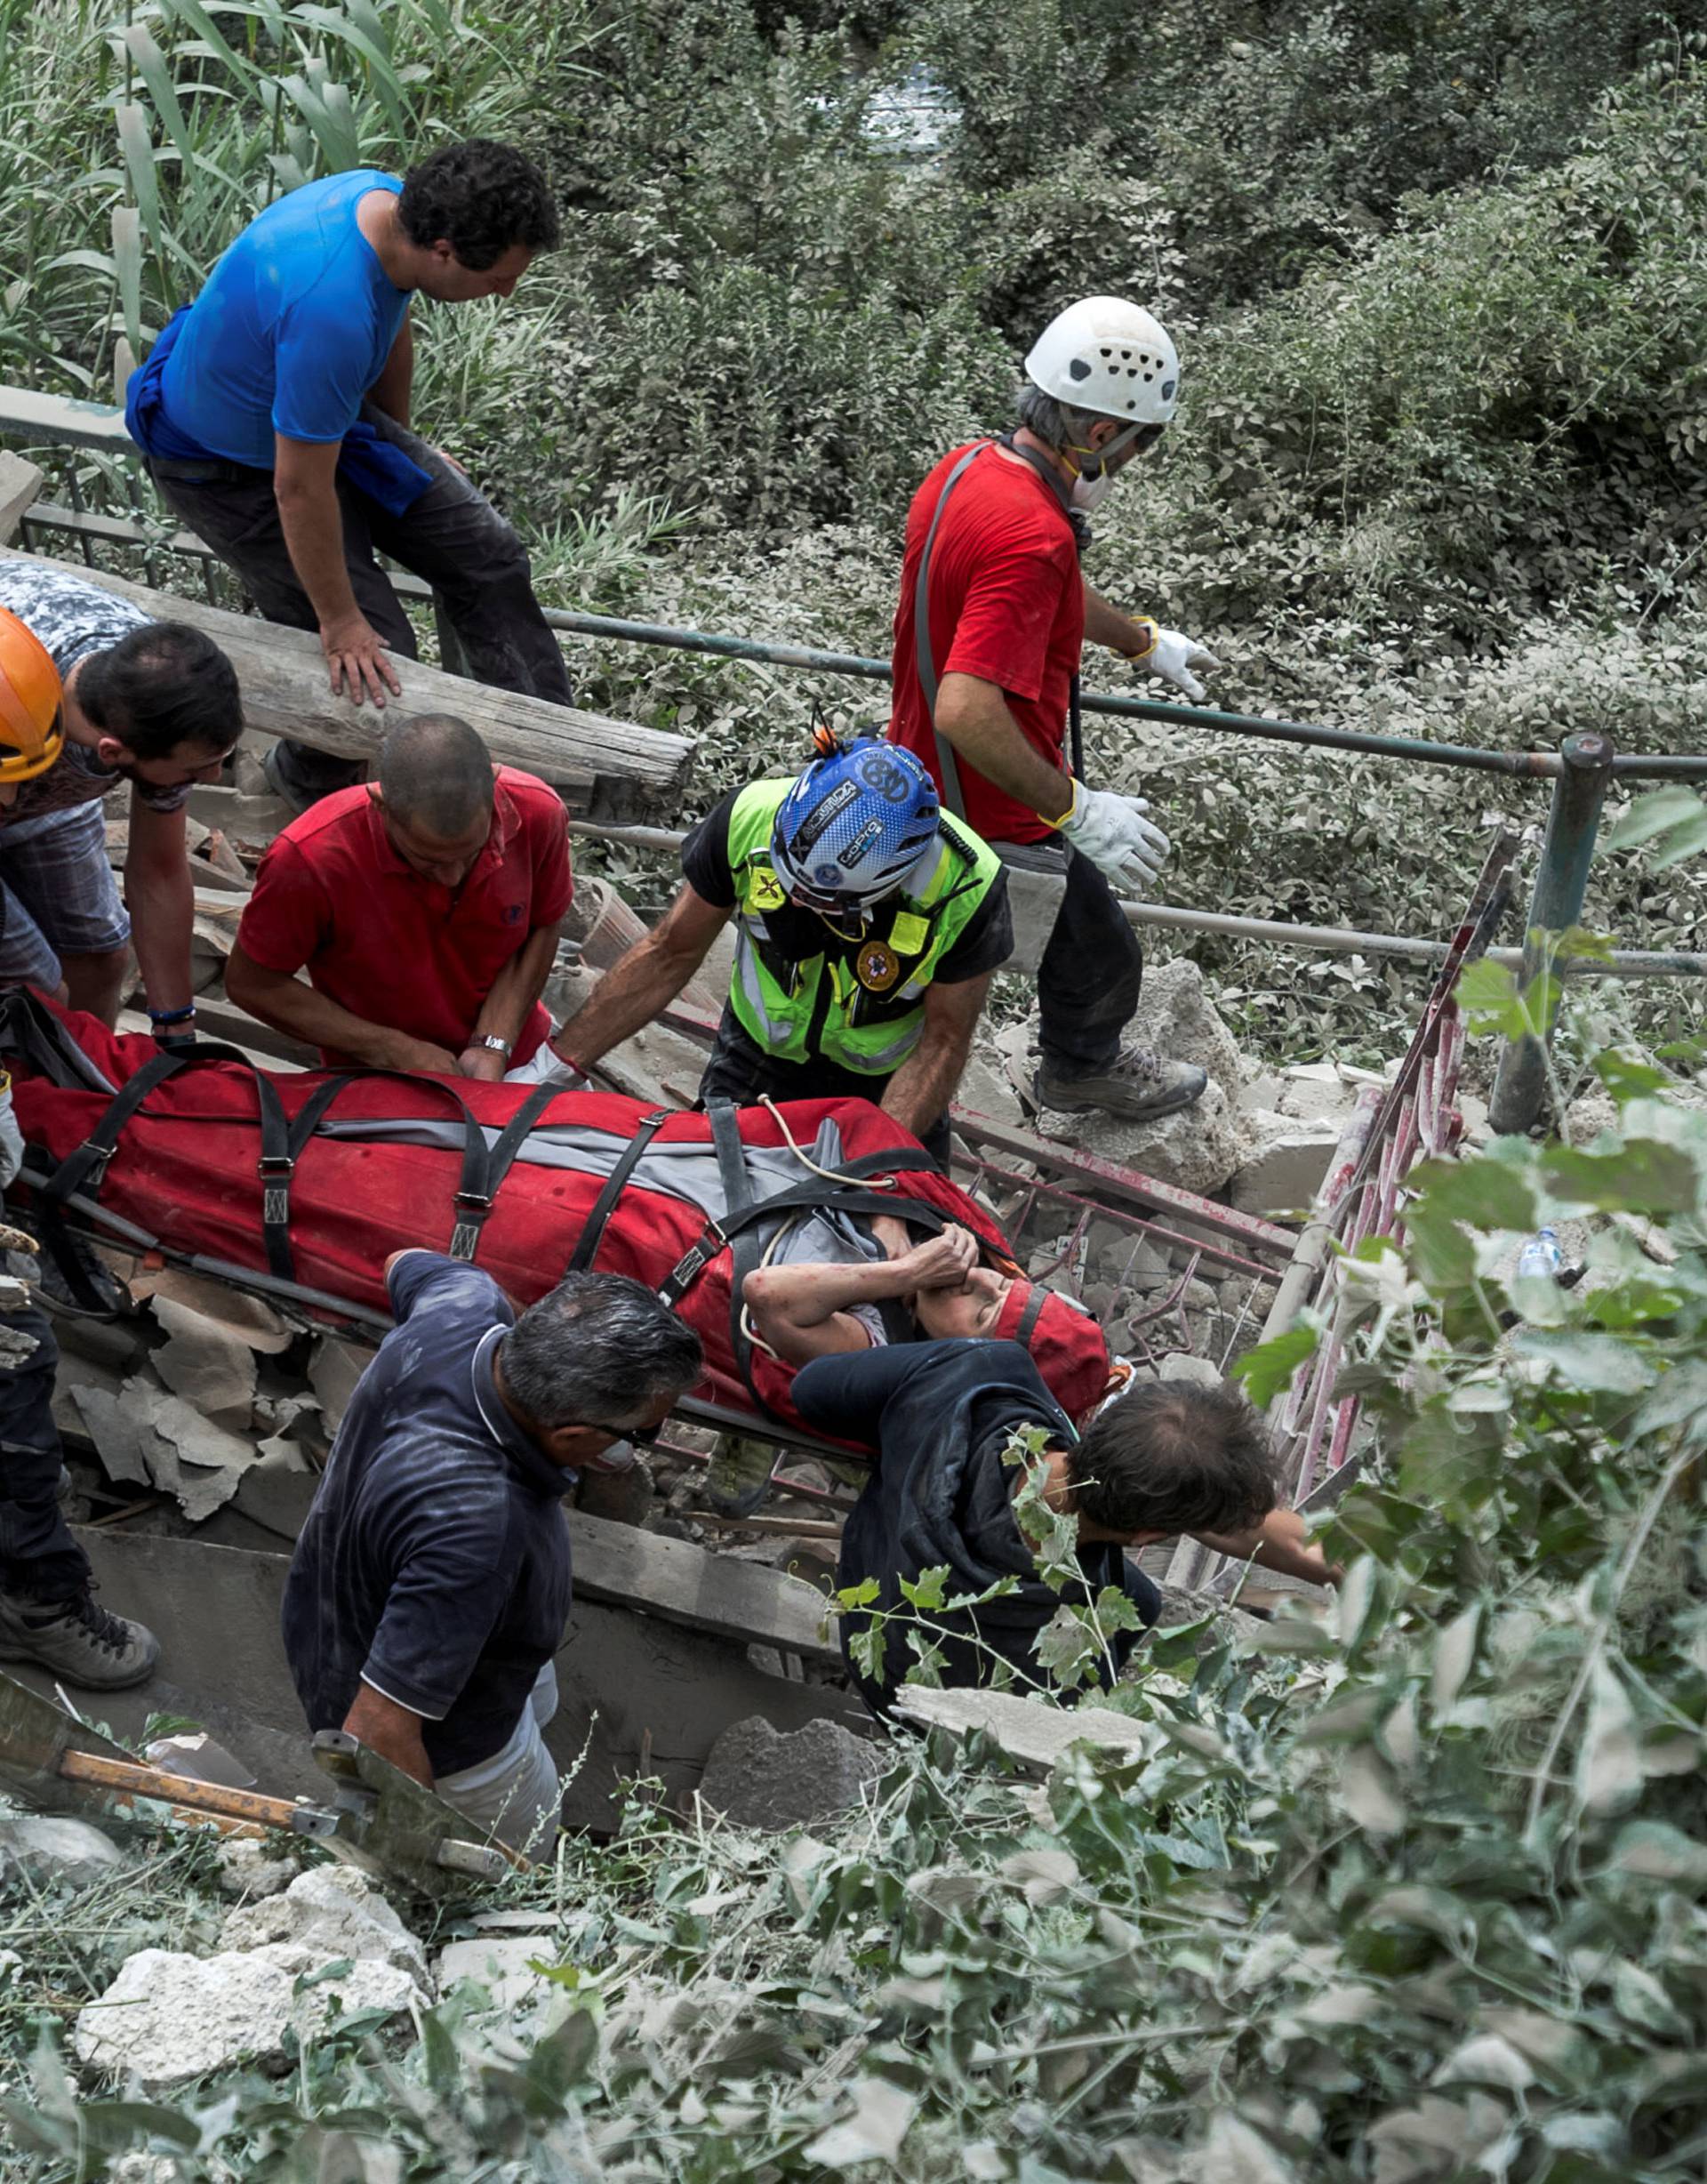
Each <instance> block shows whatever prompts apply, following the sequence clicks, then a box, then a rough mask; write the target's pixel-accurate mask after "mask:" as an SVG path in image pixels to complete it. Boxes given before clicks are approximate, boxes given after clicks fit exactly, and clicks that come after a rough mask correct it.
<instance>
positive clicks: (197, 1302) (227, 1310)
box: [124, 1266, 296, 1356]
mask: <svg viewBox="0 0 1707 2184" xmlns="http://www.w3.org/2000/svg"><path fill="white" fill-rule="evenodd" d="M124 1286H125V1287H126V1289H129V1291H130V1293H131V1295H132V1297H134V1298H135V1299H136V1301H137V1303H138V1304H143V1303H145V1302H147V1301H148V1299H149V1298H160V1299H162V1300H164V1302H166V1303H169V1304H172V1305H180V1306H181V1307H183V1309H184V1310H186V1311H188V1312H193V1313H196V1314H198V1315H199V1317H201V1318H202V1319H204V1320H212V1321H213V1322H214V1323H215V1325H217V1326H219V1327H221V1328H223V1329H225V1330H226V1332H227V1333H228V1334H231V1335H235V1336H236V1337H238V1339H239V1340H240V1341H243V1342H244V1343H246V1344H247V1345H249V1347H250V1348H251V1349H252V1350H259V1351H260V1352H261V1353H263V1354H264V1355H268V1356H272V1355H276V1353H278V1352H279V1351H281V1350H287V1349H288V1348H289V1347H290V1345H291V1344H292V1343H293V1341H294V1340H295V1339H296V1337H295V1332H294V1330H293V1329H292V1328H291V1327H290V1326H289V1325H287V1323H286V1322H285V1321H284V1320H282V1319H281V1318H280V1317H279V1315H278V1313H276V1312H275V1311H274V1310H273V1308H272V1306H271V1305H264V1304H262V1303H261V1301H260V1298H259V1297H245V1296H244V1294H243V1292H242V1290H241V1289H231V1288H230V1287H229V1286H228V1284H227V1283H225V1282H223V1281H209V1280H208V1279H207V1277H206V1276H205V1275H203V1274H192V1273H187V1272H186V1271H185V1269H184V1268H182V1267H181V1266H156V1267H150V1266H138V1267H137V1268H135V1269H134V1271H133V1272H130V1273H127V1274H126V1276H125V1283H124ZM155 1316H156V1318H159V1314H158V1313H156V1315H155ZM165 1324H166V1322H165V1321H164V1320H162V1321H161V1325H162V1326H163V1327H164V1325H165Z"/></svg>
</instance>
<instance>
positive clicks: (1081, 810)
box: [1059, 781, 1172, 893]
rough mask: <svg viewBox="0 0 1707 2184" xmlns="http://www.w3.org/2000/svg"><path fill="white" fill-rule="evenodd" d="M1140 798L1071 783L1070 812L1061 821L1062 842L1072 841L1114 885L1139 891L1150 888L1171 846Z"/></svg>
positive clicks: (1146, 802)
mask: <svg viewBox="0 0 1707 2184" xmlns="http://www.w3.org/2000/svg"><path fill="white" fill-rule="evenodd" d="M1149 809H1150V805H1149V802H1148V801H1147V799H1145V798H1143V797H1142V796H1116V795H1115V794H1114V793H1113V791H1111V790H1109V789H1087V788H1086V786H1085V784H1084V783H1083V782H1082V781H1076V782H1075V783H1073V807H1072V809H1071V810H1070V812H1069V813H1068V815H1067V816H1066V817H1065V818H1064V819H1063V820H1062V821H1061V822H1060V824H1059V831H1060V833H1061V835H1062V839H1064V840H1066V841H1070V842H1071V844H1072V845H1073V847H1074V848H1075V849H1077V850H1078V854H1079V855H1080V856H1082V857H1088V858H1089V859H1090V861H1091V863H1093V864H1094V865H1095V866H1096V868H1097V870H1098V871H1101V872H1104V873H1106V874H1107V875H1108V877H1109V878H1110V879H1112V880H1114V881H1115V882H1116V883H1117V884H1118V886H1121V887H1132V888H1134V889H1137V890H1138V891H1139V892H1141V893H1142V892H1143V891H1144V890H1146V889H1148V888H1150V887H1152V886H1154V884H1155V880H1156V875H1157V873H1158V872H1159V871H1161V869H1162V865H1163V863H1164V862H1165V861H1166V856H1167V853H1168V850H1169V849H1170V847H1172V844H1171V843H1170V842H1169V841H1168V839H1167V837H1166V834H1164V833H1163V832H1162V830H1161V829H1160V827H1158V826H1152V825H1151V824H1150V821H1149V820H1148V819H1146V818H1145V816H1144V814H1145V813H1146V812H1147V811H1148V810H1149Z"/></svg>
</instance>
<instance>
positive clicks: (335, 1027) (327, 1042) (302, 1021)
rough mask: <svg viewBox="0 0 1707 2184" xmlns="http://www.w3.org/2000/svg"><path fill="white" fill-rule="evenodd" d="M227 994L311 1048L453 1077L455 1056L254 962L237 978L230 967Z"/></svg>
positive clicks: (379, 1064) (374, 1063) (376, 1065)
mask: <svg viewBox="0 0 1707 2184" xmlns="http://www.w3.org/2000/svg"><path fill="white" fill-rule="evenodd" d="M226 992H227V993H228V996H229V997H230V999H231V1000H234V1001H235V1002H236V1005H237V1007H238V1008H243V1009H246V1010H247V1011H248V1013H249V1014H250V1015H251V1016H254V1017H257V1018H258V1019H259V1020H260V1022H261V1023H262V1024H271V1025H272V1027H273V1029H274V1030H275V1031H276V1032H289V1033H290V1035H291V1036H292V1038H293V1039H300V1040H302V1041H303V1042H304V1043H305V1044H306V1045H308V1046H310V1047H325V1048H335V1049H336V1050H337V1051H338V1052H340V1053H342V1054H348V1055H351V1056H354V1057H355V1059H356V1060H357V1061H358V1062H362V1063H365V1064H366V1065H367V1066H368V1068H370V1069H423V1068H433V1069H437V1070H440V1071H448V1070H450V1069H451V1068H452V1066H453V1063H454V1059H455V1057H454V1056H452V1055H449V1054H445V1055H440V1054H438V1053H437V1050H436V1049H433V1048H429V1047H428V1046H427V1045H426V1043H425V1042H424V1041H423V1040H417V1039H411V1038H410V1037H409V1035H408V1034H407V1033H406V1032H399V1031H396V1030H394V1029H393V1028H392V1026H391V1025H389V1024H370V1023H369V1022H368V1020H367V1019H366V1017H365V1016H356V1015H354V1014H352V1012H351V1011H350V1010H349V1009H348V1008H345V1007H344V1006H343V1005H342V1003H341V1002H339V1001H334V1000H332V999H331V997H330V996H329V995H327V994H325V993H317V992H315V990H314V988H313V987H312V986H310V985H306V984H303V982H302V981H301V979H300V978H293V977H291V976H289V975H288V974H287V973H285V972H284V971H271V970H267V969H264V968H262V967H261V966H260V965H258V964H255V963H253V962H252V961H245V963H244V964H243V965H242V966H240V967H239V968H237V970H236V972H235V973H234V972H233V970H232V968H231V967H230V966H229V965H228V966H227V968H226ZM429 1056H430V1059H429Z"/></svg>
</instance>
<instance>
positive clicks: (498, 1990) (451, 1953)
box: [434, 1932, 562, 2016]
mask: <svg viewBox="0 0 1707 2184" xmlns="http://www.w3.org/2000/svg"><path fill="white" fill-rule="evenodd" d="M561 1954H562V1952H561V1950H560V1949H559V1947H558V1946H557V1941H556V1940H555V1939H554V1938H553V1937H552V1936H551V1935H550V1934H549V1933H540V1932H533V1933H525V1934H505V1933H488V1934H481V1935H479V1936H477V1938H476V1939H473V1940H471V1941H452V1942H448V1943H447V1944H446V1945H445V1947H444V1948H442V1949H441V1950H440V1951H439V1953H438V1961H437V1963H436V1964H435V1966H434V1971H436V1972H437V1977H438V1987H439V1992H440V1993H441V1994H445V1995H448V1994H449V1993H450V1991H451V1989H452V1988H453V1987H454V1986H456V1985H457V1983H458V1982H459V1980H462V1979H473V1980H475V1981H476V1982H477V1984H478V1985H479V1986H481V1987H485V1990H486V1993H487V1994H488V1995H490V1997H491V1999H492V2006H493V2009H494V2010H495V2011H501V2012H502V2013H503V2014H504V2015H506V2016H508V2015H511V2014H513V2013H514V2012H515V2011H518V2010H524V2009H525V2008H527V2007H528V2006H529V2005H530V2004H531V2003H539V2002H543V2001H545V2000H546V1999H548V1997H549V1995H551V1994H552V1993H553V1992H554V1991H555V1990H554V1988H553V1987H552V1984H551V1982H550V1980H549V1979H547V1978H546V1977H545V1975H544V1973H543V1972H540V1971H533V1968H532V1967H533V1965H534V1964H535V1963H548V1964H549V1963H556V1961H557V1957H558V1956H559V1955H561Z"/></svg>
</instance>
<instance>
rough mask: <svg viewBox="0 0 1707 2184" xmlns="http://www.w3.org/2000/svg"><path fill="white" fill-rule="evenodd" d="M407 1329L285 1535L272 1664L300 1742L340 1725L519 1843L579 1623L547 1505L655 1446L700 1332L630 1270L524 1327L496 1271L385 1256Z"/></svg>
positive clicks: (433, 1257)
mask: <svg viewBox="0 0 1707 2184" xmlns="http://www.w3.org/2000/svg"><path fill="white" fill-rule="evenodd" d="M386 1279H387V1281H388V1283H389V1288H390V1292H391V1305H392V1310H393V1312H394V1313H395V1314H396V1316H397V1326H396V1327H395V1328H394V1329H393V1330H392V1331H391V1333H390V1334H389V1335H388V1336H387V1337H386V1338H385V1340H384V1342H383V1343H381V1345H380V1351H379V1355H378V1356H377V1357H376V1358H375V1359H374V1361H373V1364H372V1365H370V1366H369V1367H368V1369H367V1370H366V1372H365V1373H364V1374H363V1376H362V1378H361V1381H360V1384H359V1385H357V1390H356V1393H355V1394H354V1396H353V1397H352V1398H351V1401H350V1405H349V1409H348V1411H347V1412H346V1413H345V1415H344V1422H343V1424H342V1425H341V1427H340V1428H339V1432H338V1438H337V1440H336V1441H335V1442H334V1443H333V1451H332V1456H331V1459H330V1461H329V1462H328V1464H327V1466H326V1471H325V1477H324V1478H323V1479H322V1480H321V1481H320V1485H319V1489H318V1490H317V1493H316V1495H315V1497H314V1504H313V1506H312V1507H311V1508H310V1510H309V1517H308V1522H307V1523H306V1524H305V1525H304V1526H303V1528H302V1534H301V1538H300V1539H299V1540H298V1541H297V1545H296V1552H295V1554H293V1557H292V1560H291V1569H290V1575H289V1578H287V1580H286V1583H285V1587H284V1613H283V1624H284V1650H285V1654H286V1656H287V1658H288V1659H289V1661H290V1665H291V1674H292V1675H293V1678H294V1679H295V1682H296V1689H297V1695H298V1697H299V1698H301V1701H302V1706H303V1711H304V1712H305V1713H306V1714H307V1715H308V1717H309V1727H310V1728H311V1729H316V1730H320V1729H345V1730H349V1733H350V1734H351V1736H353V1737H357V1738H360V1739H361V1741H362V1742H363V1743H364V1744H366V1745H369V1746H372V1747H373V1750H375V1751H376V1752H380V1753H382V1754H384V1756H385V1757H386V1758H387V1759H389V1760H390V1761H392V1762H394V1763H395V1764H396V1765H397V1766H399V1767H401V1768H402V1769H403V1770H404V1771H405V1773H406V1774H410V1775H413V1777H414V1778H415V1779H416V1780H417V1781H418V1782H424V1783H426V1784H427V1785H428V1786H429V1787H432V1788H436V1789H437V1791H438V1793H439V1795H441V1796H443V1797H445V1799H447V1800H448V1802H449V1803H452V1804H453V1805H455V1806H456V1807H457V1808H458V1809H459V1810H460V1811H463V1812H466V1813H468V1814H469V1817H470V1818H471V1819H477V1820H479V1821H480V1822H481V1823H482V1824H483V1825H485V1826H487V1827H494V1828H495V1829H496V1830H497V1832H498V1833H499V1834H500V1835H503V1836H504V1838H505V1839H506V1840H507V1841H509V1842H512V1843H516V1844H517V1846H518V1847H521V1846H524V1845H525V1843H527V1841H528V1840H529V1839H530V1838H532V1837H533V1836H534V1835H536V1834H537V1833H538V1832H539V1831H540V1829H541V1827H543V1826H544V1825H546V1824H547V1823H548V1822H549V1823H555V1820H556V1817H557V1804H558V1790H557V1770H556V1769H555V1767H554V1766H553V1764H552V1762H551V1761H550V1758H549V1754H547V1752H546V1750H545V1746H544V1744H543V1742H542V1741H541V1736H540V1729H541V1725H542V1723H543V1722H545V1721H548V1720H549V1718H550V1714H551V1713H552V1712H553V1711H554V1710H555V1706H556V1698H557V1693H556V1682H555V1677H554V1675H553V1674H552V1666H551V1664H552V1659H553V1657H554V1656H555V1654H556V1652H557V1648H558V1646H559V1645H560V1644H561V1643H562V1641H563V1633H564V1626H565V1624H566V1622H567V1620H568V1616H569V1598H570V1591H569V1587H570V1569H569V1535H568V1531H567V1529H566V1528H565V1524H564V1522H563V1517H562V1513H561V1510H560V1507H559V1504H560V1501H561V1498H562V1497H563V1495H564V1494H565V1492H566V1491H567V1490H568V1489H569V1488H570V1487H571V1486H572V1485H573V1483H574V1480H575V1476H576V1473H577V1472H578V1471H580V1470H581V1469H587V1468H590V1469H593V1470H601V1469H609V1468H613V1466H612V1465H609V1464H607V1463H606V1462H605V1460H604V1459H605V1452H606V1451H607V1450H608V1449H611V1447H612V1446H613V1443H617V1442H634V1441H648V1440H650V1439H652V1438H653V1435H654V1434H655V1433H656V1432H657V1429H658V1427H659V1426H660V1425H661V1424H662V1422H663V1420H664V1419H665V1418H666V1417H668V1416H669V1411H670V1409H671V1407H672V1405H673V1404H674V1403H675V1402H676V1401H677V1399H678V1398H679V1397H680V1396H682V1395H683V1394H685V1393H686V1391H687V1390H688V1389H689V1388H691V1387H692V1386H693V1384H694V1382H695V1381H696V1380H697V1379H698V1378H699V1377H700V1374H701V1366H702V1360H701V1352H700V1342H699V1337H698V1336H697V1335H695V1334H694V1332H693V1329H691V1328H690V1327H688V1326H687V1324H686V1323H685V1321H681V1320H678V1319H677V1318H676V1317H675V1316H674V1314H673V1313H670V1312H669V1310H667V1308H666V1307H665V1306H664V1305H661V1303H660V1302H659V1300H658V1298H657V1297H655V1296H654V1295H653V1292H652V1291H651V1290H650V1289H646V1288H645V1287H644V1286H643V1285H642V1284H641V1283H639V1282H637V1281H629V1279H628V1277H627V1276H626V1275H621V1274H597V1273H575V1274H571V1275H569V1276H568V1277H567V1278H566V1279H565V1281H563V1282H561V1283H560V1284H559V1285H558V1287H557V1289H554V1290H552V1291H551V1293H550V1294H549V1296H548V1297H542V1298H541V1300H540V1301H539V1303H538V1304H536V1305H532V1306H530V1307H529V1309H528V1310H527V1311H526V1312H525V1313H523V1314H522V1316H521V1318H520V1319H519V1320H518V1319H517V1317H516V1314H515V1313H514V1311H513V1310H512V1308H511V1306H510V1305H509V1300H508V1298H507V1297H505V1296H504V1293H503V1291H502V1290H501V1289H500V1288H499V1287H498V1285H497V1283H496V1282H495V1281H493V1279H492V1277H491V1276H490V1275H489V1274H485V1273H480V1272H479V1271H478V1270H477V1268H475V1267H472V1266H469V1265H463V1264H462V1263H461V1262H460V1261H458V1260H454V1259H450V1258H445V1257H441V1256H440V1255H439V1254H438V1253H437V1252H433V1251H402V1252H397V1253H396V1254H394V1256H393V1257H391V1258H390V1259H389V1261H388V1262H387V1265H386Z"/></svg>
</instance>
